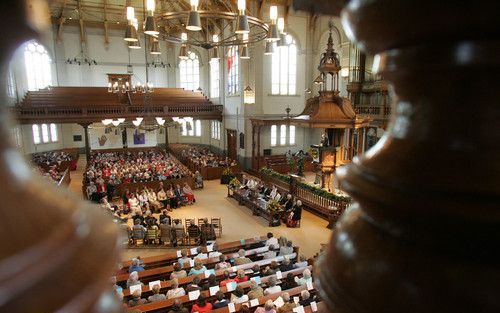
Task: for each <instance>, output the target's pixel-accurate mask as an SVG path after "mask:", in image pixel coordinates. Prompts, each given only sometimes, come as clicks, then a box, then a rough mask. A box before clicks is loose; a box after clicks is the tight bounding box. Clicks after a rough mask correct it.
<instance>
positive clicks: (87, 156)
mask: <svg viewBox="0 0 500 313" xmlns="http://www.w3.org/2000/svg"><path fill="white" fill-rule="evenodd" d="M90 124H91V123H80V126H82V127H83V135H84V137H85V159H86V160H87V163H89V162H90V141H89V125H90Z"/></svg>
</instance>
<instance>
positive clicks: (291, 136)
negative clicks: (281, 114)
mask: <svg viewBox="0 0 500 313" xmlns="http://www.w3.org/2000/svg"><path fill="white" fill-rule="evenodd" d="M288 143H289V144H290V145H291V146H293V145H295V125H290V128H289V129H288Z"/></svg>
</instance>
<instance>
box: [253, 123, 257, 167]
mask: <svg viewBox="0 0 500 313" xmlns="http://www.w3.org/2000/svg"><path fill="white" fill-rule="evenodd" d="M255 161H256V160H255V125H253V124H252V169H254V170H256V169H257V162H255Z"/></svg>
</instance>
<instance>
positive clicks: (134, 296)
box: [128, 290, 148, 307]
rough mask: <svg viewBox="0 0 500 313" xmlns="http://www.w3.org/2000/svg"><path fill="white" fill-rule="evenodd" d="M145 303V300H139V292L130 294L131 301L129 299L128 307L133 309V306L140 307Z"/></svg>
mask: <svg viewBox="0 0 500 313" xmlns="http://www.w3.org/2000/svg"><path fill="white" fill-rule="evenodd" d="M147 302H148V301H147V300H146V299H143V298H141V291H140V290H135V291H134V293H133V294H132V299H130V300H129V301H128V306H129V307H134V306H137V305H141V304H144V303H147Z"/></svg>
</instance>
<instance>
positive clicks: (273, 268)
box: [262, 261, 280, 276]
mask: <svg viewBox="0 0 500 313" xmlns="http://www.w3.org/2000/svg"><path fill="white" fill-rule="evenodd" d="M279 268H280V265H279V264H278V262H276V261H272V262H271V264H270V265H269V266H266V268H265V269H264V270H263V271H262V275H263V276H269V275H274V274H276V272H277V271H279Z"/></svg>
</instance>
